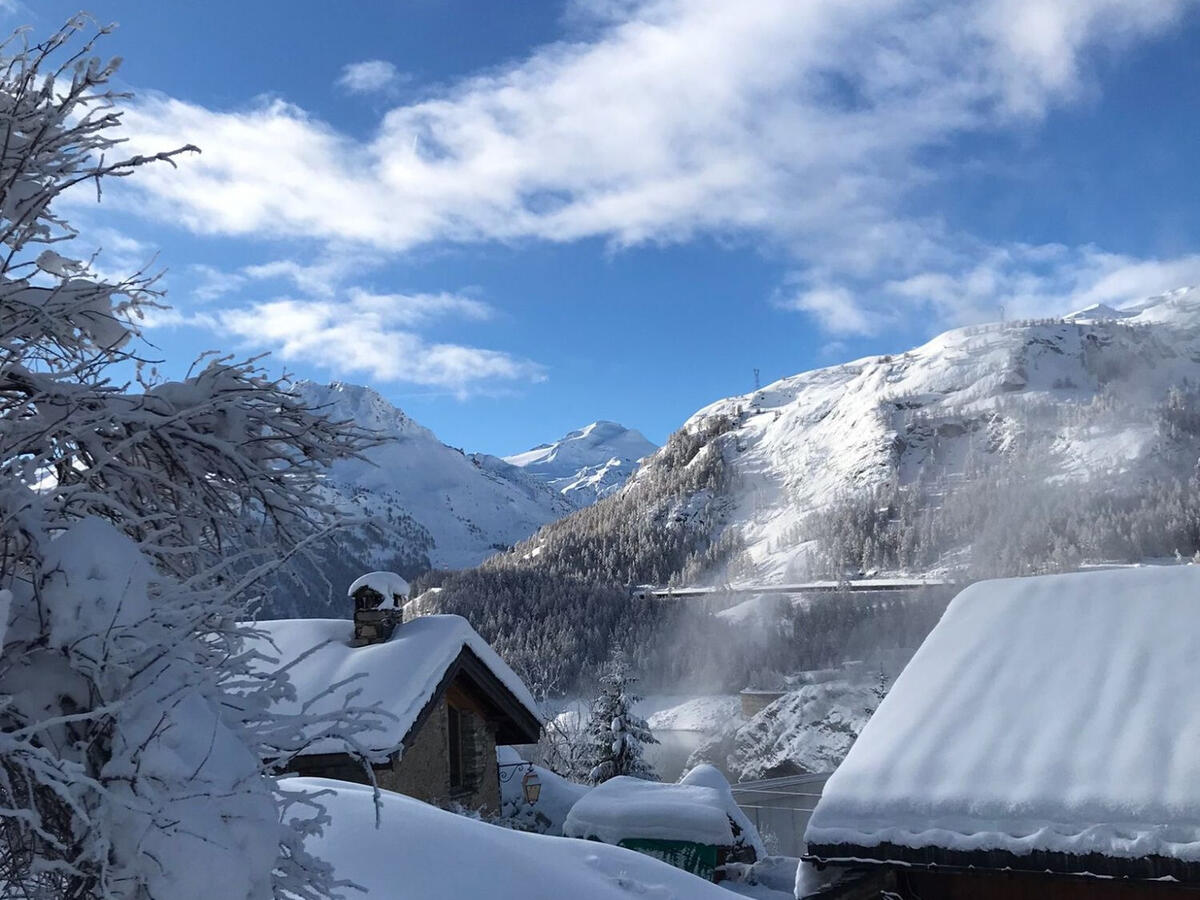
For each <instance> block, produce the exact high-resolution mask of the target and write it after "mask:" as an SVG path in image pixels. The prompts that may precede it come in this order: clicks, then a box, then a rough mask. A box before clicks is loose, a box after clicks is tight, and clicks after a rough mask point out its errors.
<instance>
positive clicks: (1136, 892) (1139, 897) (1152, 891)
mask: <svg viewBox="0 0 1200 900" xmlns="http://www.w3.org/2000/svg"><path fill="white" fill-rule="evenodd" d="M896 878H897V885H896V887H897V889H898V893H899V894H900V896H901V897H904V898H912V900H917V898H919V900H1154V898H1163V900H1175V898H1178V900H1186V898H1190V900H1200V887H1185V886H1183V885H1180V884H1175V883H1172V882H1165V881H1124V880H1120V879H1098V878H1077V877H1070V876H1060V875H1036V874H1028V873H1018V872H991V871H980V872H954V873H933V872H921V871H912V872H904V871H898V872H896Z"/></svg>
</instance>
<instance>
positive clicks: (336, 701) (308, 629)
mask: <svg viewBox="0 0 1200 900" xmlns="http://www.w3.org/2000/svg"><path fill="white" fill-rule="evenodd" d="M255 627H256V628H257V629H259V630H260V631H262V632H264V637H263V638H262V639H261V645H260V646H259V647H257V648H256V649H258V651H259V652H260V653H262V654H263V655H264V656H267V657H271V658H273V659H275V660H277V662H275V663H271V662H262V663H260V665H262V666H264V667H267V666H270V667H278V666H283V665H288V664H290V663H292V662H293V661H295V660H299V661H298V662H296V663H295V664H294V665H292V667H291V668H290V669H289V672H290V676H291V681H292V684H293V685H294V687H295V689H296V699H295V700H293V701H290V702H286V703H281V704H279V705H278V707H277V709H278V711H279V712H283V713H299V712H300V707H301V704H303V703H305V702H308V701H311V700H312V698H315V697H319V698H320V699H318V700H316V701H315V702H314V703H312V705H311V706H310V707H309V708H308V711H309V712H310V713H313V714H316V715H319V714H322V713H329V712H334V711H336V710H338V709H340V708H341V707H342V706H343V704H344V703H349V704H352V705H353V706H355V707H369V706H374V705H376V704H378V706H379V707H380V708H381V709H382V710H384V711H385V712H387V713H389V714H390V718H387V719H386V721H385V722H384V724H383V727H381V728H379V729H377V730H373V731H369V732H367V733H365V734H363V735H360V736H358V740H359V741H360V743H362V744H363V745H364V746H365V747H366V748H367V749H369V750H370V751H372V752H376V753H392V752H394V751H395V750H397V749H399V748H400V744H401V742H402V741H403V740H404V736H405V735H406V734H408V730H409V729H410V728H411V727H412V725H413V723H414V722H415V721H416V719H417V716H418V715H419V714H420V712H421V710H422V709H424V707H425V704H426V703H428V702H429V700H430V698H431V697H432V696H433V694H434V691H435V690H436V689H437V686H438V684H439V683H440V682H441V680H442V676H443V675H445V674H446V670H447V669H448V668H449V667H450V665H451V663H452V662H453V661H454V660H455V659H456V658H457V657H458V655H459V653H461V652H462V650H463V648H464V647H465V648H468V649H470V650H471V651H472V652H473V653H474V654H475V655H476V656H478V657H479V659H480V660H481V661H482V662H483V663H484V664H485V665H486V666H487V667H488V668H489V669H491V670H492V672H493V673H495V675H496V677H497V678H499V679H500V680H501V681H502V682H503V683H504V685H505V687H507V688H508V689H509V690H510V691H511V692H512V694H513V696H514V697H516V698H517V700H518V701H519V702H520V703H521V705H522V706H524V707H525V708H526V709H527V710H529V712H530V713H531V714H532V715H534V716H535V717H537V718H538V719H539V720H540V719H541V713H540V712H539V710H538V706H537V702H536V701H535V700H534V699H533V695H532V694H530V693H529V689H528V688H526V687H525V685H524V684H523V683H522V682H521V679H520V678H518V677H517V675H516V673H515V672H513V670H512V669H510V668H509V667H508V664H507V663H506V662H505V661H504V660H503V659H501V658H500V656H499V655H498V654H497V653H496V651H495V650H493V649H492V648H491V646H490V645H489V644H488V642H487V641H485V640H484V639H483V638H482V637H480V636H479V634H478V633H477V632H476V631H475V629H474V628H472V627H471V626H470V624H468V622H467V620H466V619H464V618H462V617H461V616H445V615H443V616H421V617H420V618H417V619H413V620H412V621H411V622H406V623H404V624H403V625H401V626H400V627H399V628H397V629H396V631H395V632H394V633H393V635H392V637H391V639H390V640H388V641H385V642H384V643H382V644H369V645H367V646H365V647H351V646H350V638H351V636H352V635H353V631H354V626H353V625H352V624H351V623H350V622H348V621H346V620H345V619H279V620H276V621H271V622H259V623H257V624H256V626H255ZM314 648H315V649H314ZM310 651H311V652H310ZM306 654H307V655H306ZM354 692H357V696H353V697H351V696H350V695H351V694H352V693H354ZM322 694H323V696H322ZM343 749H345V748H344V746H343V745H342V744H341V742H339V741H334V740H329V741H324V742H316V743H314V744H312V745H311V746H310V747H309V750H308V752H309V753H325V752H332V753H336V752H338V751H341V750H343Z"/></svg>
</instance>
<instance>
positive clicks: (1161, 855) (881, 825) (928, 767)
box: [798, 566, 1200, 900]
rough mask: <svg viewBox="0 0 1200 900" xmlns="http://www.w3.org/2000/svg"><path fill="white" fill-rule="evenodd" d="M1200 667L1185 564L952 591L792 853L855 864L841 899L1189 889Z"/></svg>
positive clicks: (1193, 594)
mask: <svg viewBox="0 0 1200 900" xmlns="http://www.w3.org/2000/svg"><path fill="white" fill-rule="evenodd" d="M1198 660H1200V567H1196V566H1165V567H1140V568H1131V569H1118V570H1108V571H1094V572H1087V573H1076V574H1070V575H1052V576H1044V577H1036V578H1018V579H1007V580H1002V581H989V582H980V583H978V584H975V585H972V586H970V587H968V588H967V589H966V590H964V591H963V592H962V593H960V594H959V595H958V596H957V597H956V598H955V599H954V600H953V601H952V602H951V603H950V606H949V607H948V609H947V610H946V613H945V615H944V616H943V617H942V619H941V621H940V622H939V623H938V625H937V626H936V627H935V628H934V630H933V631H932V632H931V633H930V635H929V637H928V638H927V639H926V640H925V642H924V644H923V645H922V646H921V648H920V649H919V650H918V652H917V654H916V655H915V656H914V657H913V659H912V661H911V662H910V663H909V665H908V666H907V668H906V669H905V670H904V671H903V673H901V675H900V677H899V678H898V679H897V680H896V683H895V684H894V685H893V687H892V689H891V691H890V693H889V694H888V696H887V697H886V699H884V700H883V702H882V703H881V704H880V706H879V708H878V710H876V712H875V714H874V716H873V717H872V718H871V720H870V722H869V723H868V724H867V726H866V728H865V729H864V730H863V732H862V734H861V735H860V736H859V738H858V741H857V742H856V743H855V745H854V747H853V748H852V749H851V751H850V753H849V754H848V755H847V757H846V759H845V761H844V762H843V763H842V765H841V766H840V767H839V768H838V770H837V771H836V772H835V773H834V774H833V775H832V777H830V779H829V782H828V783H827V785H826V787H825V790H824V793H823V795H822V797H821V800H820V801H819V802H818V804H817V807H816V810H815V812H814V813H813V815H812V818H811V820H810V822H809V825H808V828H807V831H806V833H805V840H806V842H807V852H808V856H807V859H808V861H809V862H810V863H812V864H815V865H816V866H818V867H825V866H829V865H835V866H846V867H850V868H852V869H858V870H860V872H862V870H867V871H866V872H865V873H864V876H865V880H858V881H852V882H849V883H848V884H849V887H847V889H846V890H847V891H850V892H853V891H858V892H859V893H854V894H851V893H846V894H845V896H847V897H848V896H851V895H853V896H868V894H866V893H862V890H863V889H864V886H865V883H866V882H872V881H873V882H875V883H876V884H878V885H879V886H880V888H881V889H885V890H886V891H888V892H889V893H888V894H887V896H890V897H895V898H914V900H915V898H921V900H957V898H973V900H991V898H1001V897H1003V898H1085V897H1086V898H1093V900H1106V898H1113V900H1116V898H1131V900H1132V898H1141V897H1164V898H1166V897H1185V896H1186V897H1193V898H1198V897H1200V678H1198V677H1197V661H1198ZM798 893H802V892H801V891H799V890H798ZM816 896H821V897H823V898H825V897H829V898H833V897H837V896H841V894H839V893H838V892H837V891H836V890H832V891H831V890H827V891H825V892H823V893H820V894H818V895H816ZM870 896H879V894H878V892H876V893H874V894H870Z"/></svg>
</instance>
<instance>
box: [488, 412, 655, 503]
mask: <svg viewBox="0 0 1200 900" xmlns="http://www.w3.org/2000/svg"><path fill="white" fill-rule="evenodd" d="M657 449H658V448H657V447H656V446H655V445H654V444H652V443H651V442H650V441H648V440H647V439H646V438H645V437H644V436H643V435H642V433H641V432H639V431H635V430H634V429H632V428H626V427H625V426H624V425H618V424H617V423H616V422H593V423H592V424H591V425H586V426H584V427H583V428H580V429H578V430H577V431H572V432H570V433H568V434H566V435H564V436H563V437H561V438H559V439H558V440H557V441H554V442H553V443H550V444H540V445H539V446H537V447H534V448H533V449H532V450H526V451H525V452H524V453H516V454H514V455H512V456H506V457H504V460H505V462H508V463H510V464H512V465H514V466H517V467H519V468H522V469H524V470H525V471H526V472H529V473H530V474H531V475H534V476H535V477H537V478H539V479H540V480H542V481H544V482H545V483H546V484H548V485H549V486H550V487H552V488H553V489H554V490H556V491H558V492H559V493H561V494H562V495H563V496H564V497H567V498H568V499H570V500H571V502H572V503H574V504H575V505H576V506H586V505H587V504H589V503H595V502H596V501H597V500H599V499H600V498H601V497H607V496H608V495H609V494H611V493H613V492H614V491H616V490H618V489H619V488H620V487H621V485H623V484H624V483H625V482H626V481H627V480H628V479H629V476H630V475H632V474H633V473H634V471H635V470H636V469H637V466H638V462H639V461H640V460H641V459H642V458H643V457H645V456H649V455H650V454H651V453H653V452H654V451H655V450H657Z"/></svg>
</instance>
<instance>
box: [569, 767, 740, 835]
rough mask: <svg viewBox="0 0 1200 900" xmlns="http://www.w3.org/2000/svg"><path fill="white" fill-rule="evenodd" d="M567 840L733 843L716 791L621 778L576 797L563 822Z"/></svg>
mask: <svg viewBox="0 0 1200 900" xmlns="http://www.w3.org/2000/svg"><path fill="white" fill-rule="evenodd" d="M563 834H564V835H566V836H567V837H576V838H597V839H599V840H601V841H603V842H604V843H606V844H616V843H619V842H620V841H623V840H626V839H633V838H642V839H648V840H665V841H672V840H674V841H694V842H695V843H698V844H713V845H716V846H719V847H724V846H730V845H732V844H733V829H732V828H731V826H730V824H729V813H728V810H727V806H726V801H725V798H724V797H722V795H721V792H720V791H718V790H715V789H713V788H711V787H705V786H703V785H696V784H659V783H658V782H654V781H643V780H641V779H640V778H630V777H628V776H626V775H620V776H618V777H616V778H611V779H609V780H608V781H606V782H604V783H603V784H601V785H599V786H598V787H596V788H593V789H592V790H591V791H590V792H589V793H587V794H586V795H584V796H583V797H581V798H580V799H579V802H577V803H576V804H575V805H574V806H573V807H571V812H570V813H568V814H567V820H566V822H564V823H563Z"/></svg>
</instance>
